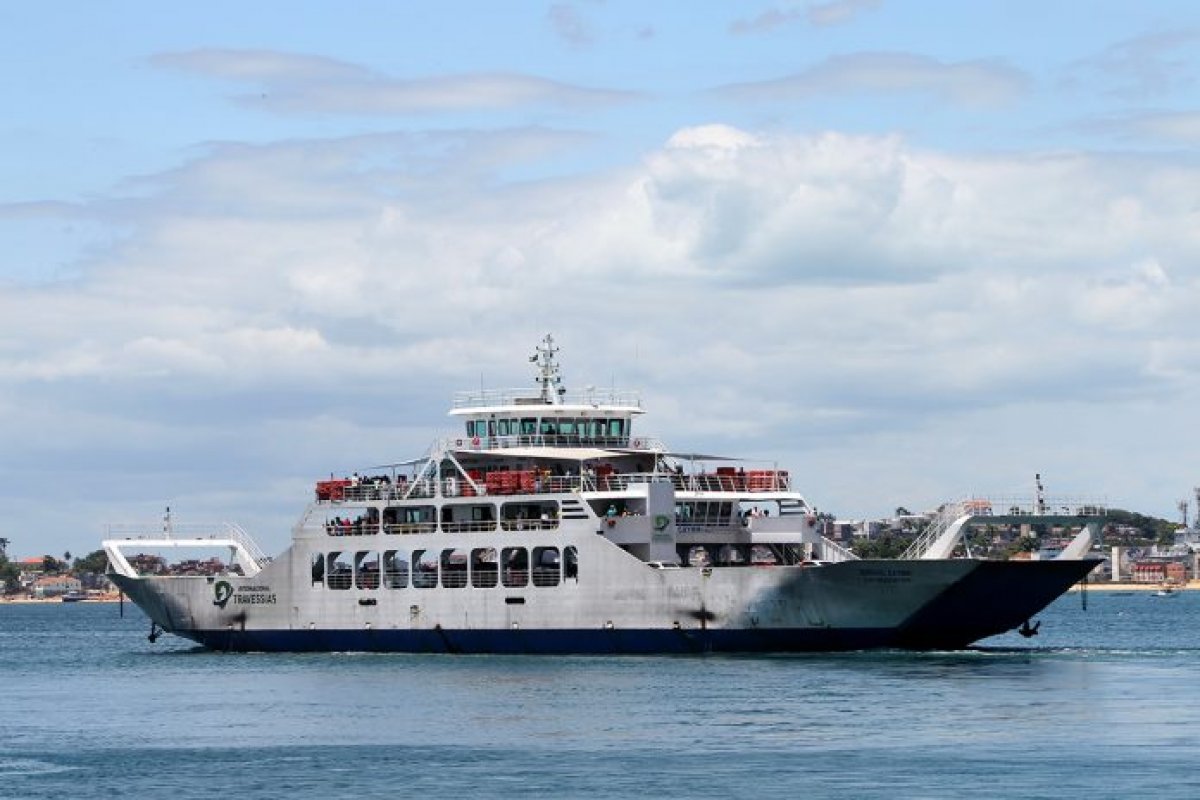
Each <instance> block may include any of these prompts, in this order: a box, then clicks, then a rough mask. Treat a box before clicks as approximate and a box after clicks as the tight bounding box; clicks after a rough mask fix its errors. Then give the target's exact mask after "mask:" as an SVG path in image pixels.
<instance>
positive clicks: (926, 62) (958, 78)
mask: <svg viewBox="0 0 1200 800" xmlns="http://www.w3.org/2000/svg"><path fill="white" fill-rule="evenodd" d="M1027 85H1028V79H1027V77H1026V76H1025V75H1024V74H1023V73H1022V72H1021V71H1019V70H1017V69H1015V68H1013V67H1011V66H1008V65H1006V64H1004V63H1002V62H1000V61H996V60H982V59H977V60H972V61H960V62H955V63H944V62H941V61H938V60H936V59H933V58H929V57H927V56H922V55H916V54H911V53H855V54H852V55H838V56H832V57H830V58H828V59H826V60H825V61H823V62H821V63H819V64H816V65H815V66H812V67H810V68H808V69H805V70H802V71H800V72H797V73H794V74H792V75H786V76H784V77H780V78H771V79H764V80H760V81H748V82H743V83H736V84H730V85H727V86H723V87H721V88H719V89H718V90H717V91H718V92H719V93H720V94H722V95H724V96H727V97H730V98H733V99H738V100H745V101H754V102H783V101H788V100H797V99H803V98H806V97H812V96H816V95H825V94H839V95H841V94H845V93H847V92H867V93H887V94H895V93H897V92H913V93H921V94H925V95H929V96H932V97H934V98H937V99H939V100H941V101H943V102H949V103H953V104H956V105H962V106H972V107H992V106H1003V105H1007V104H1009V103H1011V102H1012V101H1013V100H1015V99H1016V98H1018V97H1020V96H1021V95H1022V94H1024V93H1025V92H1026V90H1027Z"/></svg>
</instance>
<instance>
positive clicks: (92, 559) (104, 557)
mask: <svg viewBox="0 0 1200 800" xmlns="http://www.w3.org/2000/svg"><path fill="white" fill-rule="evenodd" d="M107 569H108V554H106V553H105V552H104V551H103V550H93V551H92V552H90V553H88V554H87V555H86V556H84V557H82V558H77V559H75V571H76V572H94V573H97V574H101V573H103V572H104V571H105V570H107Z"/></svg>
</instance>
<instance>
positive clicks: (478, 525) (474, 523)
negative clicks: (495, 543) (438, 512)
mask: <svg viewBox="0 0 1200 800" xmlns="http://www.w3.org/2000/svg"><path fill="white" fill-rule="evenodd" d="M496 524H497V523H496V520H494V519H478V520H475V519H472V520H461V521H454V520H450V521H447V520H442V523H441V527H442V532H443V533H489V532H491V531H494V530H496Z"/></svg>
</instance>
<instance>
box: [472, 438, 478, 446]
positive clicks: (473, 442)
mask: <svg viewBox="0 0 1200 800" xmlns="http://www.w3.org/2000/svg"><path fill="white" fill-rule="evenodd" d="M471 445H472V446H474V447H479V437H478V436H476V437H475V438H474V439H472V440H471Z"/></svg>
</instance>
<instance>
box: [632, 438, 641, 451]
mask: <svg viewBox="0 0 1200 800" xmlns="http://www.w3.org/2000/svg"><path fill="white" fill-rule="evenodd" d="M633 449H634V450H641V449H642V440H641V439H634V440H633Z"/></svg>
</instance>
